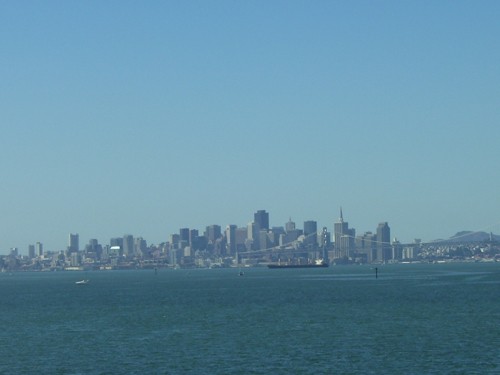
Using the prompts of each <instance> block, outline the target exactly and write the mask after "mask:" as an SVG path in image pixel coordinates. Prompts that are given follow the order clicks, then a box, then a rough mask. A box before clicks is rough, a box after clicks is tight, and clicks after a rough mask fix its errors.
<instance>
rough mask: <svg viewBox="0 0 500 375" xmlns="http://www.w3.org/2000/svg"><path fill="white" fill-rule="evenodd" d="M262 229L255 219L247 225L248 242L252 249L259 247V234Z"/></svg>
mask: <svg viewBox="0 0 500 375" xmlns="http://www.w3.org/2000/svg"><path fill="white" fill-rule="evenodd" d="M259 233H260V230H259V225H258V224H257V223H255V222H254V221H252V222H250V223H248V225H247V243H248V244H249V247H250V249H251V250H258V249H259V239H260V236H259Z"/></svg>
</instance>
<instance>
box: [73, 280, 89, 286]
mask: <svg viewBox="0 0 500 375" xmlns="http://www.w3.org/2000/svg"><path fill="white" fill-rule="evenodd" d="M89 282H90V280H87V279H85V280H80V281H75V284H77V285H83V284H88V283H89Z"/></svg>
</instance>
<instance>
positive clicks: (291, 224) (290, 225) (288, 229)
mask: <svg viewBox="0 0 500 375" xmlns="http://www.w3.org/2000/svg"><path fill="white" fill-rule="evenodd" d="M285 230H286V232H287V233H288V232H292V231H294V230H295V222H293V221H292V218H290V219H288V222H287V223H286V224H285Z"/></svg>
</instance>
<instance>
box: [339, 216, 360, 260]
mask: <svg viewBox="0 0 500 375" xmlns="http://www.w3.org/2000/svg"><path fill="white" fill-rule="evenodd" d="M355 235H356V231H355V230H354V229H353V228H351V229H349V223H348V222H347V221H344V216H343V214H342V207H340V218H339V221H338V222H336V223H335V224H333V238H334V241H335V243H334V249H335V255H334V256H335V258H348V257H349V255H350V252H351V251H352V250H353V249H354V237H355Z"/></svg>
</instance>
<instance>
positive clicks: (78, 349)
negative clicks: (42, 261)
mask: <svg viewBox="0 0 500 375" xmlns="http://www.w3.org/2000/svg"><path fill="white" fill-rule="evenodd" d="M84 277H86V278H89V279H90V280H91V282H90V284H88V285H75V283H74V282H75V281H76V280H78V279H82V278H84ZM0 307H1V310H0V312H1V314H0V323H1V327H0V350H1V351H0V353H1V359H0V373H2V374H30V373H45V374H497V373H500V263H488V264H439V265H423V264H422V265H388V266H379V278H378V279H377V280H375V277H374V270H373V269H371V268H370V267H369V266H347V267H332V268H328V269H287V270H268V269H260V268H252V269H246V270H245V275H244V276H243V277H239V276H238V272H237V270H236V269H220V270H159V271H158V274H157V275H155V273H154V271H109V272H106V271H104V272H89V273H87V274H84V273H80V272H77V273H72V272H59V273H14V274H11V275H9V274H1V275H0Z"/></svg>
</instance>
